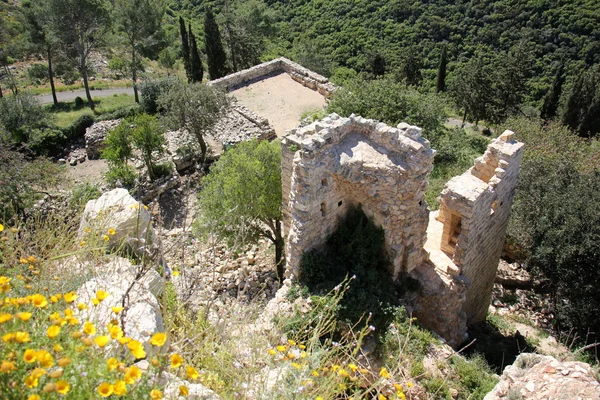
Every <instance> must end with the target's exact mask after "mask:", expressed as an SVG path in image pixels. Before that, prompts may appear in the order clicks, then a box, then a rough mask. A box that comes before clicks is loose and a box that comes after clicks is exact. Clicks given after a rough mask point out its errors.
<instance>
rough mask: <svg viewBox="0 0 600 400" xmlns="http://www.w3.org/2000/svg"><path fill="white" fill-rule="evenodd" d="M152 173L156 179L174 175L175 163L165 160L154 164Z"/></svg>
mask: <svg viewBox="0 0 600 400" xmlns="http://www.w3.org/2000/svg"><path fill="white" fill-rule="evenodd" d="M152 173H153V174H154V178H155V179H160V178H164V177H167V176H171V175H173V164H171V163H170V162H164V163H160V164H156V165H153V166H152Z"/></svg>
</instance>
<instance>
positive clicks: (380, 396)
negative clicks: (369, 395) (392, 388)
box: [377, 393, 387, 400]
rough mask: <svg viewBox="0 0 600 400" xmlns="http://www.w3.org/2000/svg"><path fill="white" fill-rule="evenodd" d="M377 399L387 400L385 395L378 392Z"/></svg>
mask: <svg viewBox="0 0 600 400" xmlns="http://www.w3.org/2000/svg"><path fill="white" fill-rule="evenodd" d="M377 400H387V397H385V396H384V395H382V394H381V393H379V394H378V395H377Z"/></svg>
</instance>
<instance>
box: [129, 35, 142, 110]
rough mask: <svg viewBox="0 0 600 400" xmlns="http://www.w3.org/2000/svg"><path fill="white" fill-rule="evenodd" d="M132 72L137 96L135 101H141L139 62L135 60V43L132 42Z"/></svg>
mask: <svg viewBox="0 0 600 400" xmlns="http://www.w3.org/2000/svg"><path fill="white" fill-rule="evenodd" d="M131 72H132V75H133V76H132V78H131V79H132V80H133V95H134V96H135V102H136V103H139V102H140V98H139V97H138V88H137V64H136V62H135V43H132V44H131Z"/></svg>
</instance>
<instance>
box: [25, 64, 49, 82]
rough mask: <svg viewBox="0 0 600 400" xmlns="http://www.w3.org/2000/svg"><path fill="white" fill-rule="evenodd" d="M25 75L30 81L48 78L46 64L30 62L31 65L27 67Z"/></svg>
mask: <svg viewBox="0 0 600 400" xmlns="http://www.w3.org/2000/svg"><path fill="white" fill-rule="evenodd" d="M27 76H28V77H29V79H31V80H32V81H34V82H36V81H38V82H43V81H45V80H47V79H48V65H46V64H32V65H31V67H29V68H27Z"/></svg>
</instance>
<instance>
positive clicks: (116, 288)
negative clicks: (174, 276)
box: [76, 256, 165, 343]
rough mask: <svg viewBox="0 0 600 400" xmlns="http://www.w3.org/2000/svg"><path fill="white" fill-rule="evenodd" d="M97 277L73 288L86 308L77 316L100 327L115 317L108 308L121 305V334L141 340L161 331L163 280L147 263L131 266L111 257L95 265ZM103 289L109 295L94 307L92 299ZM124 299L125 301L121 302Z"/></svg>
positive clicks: (78, 300) (143, 341) (78, 299)
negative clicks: (76, 288) (123, 308)
mask: <svg viewBox="0 0 600 400" xmlns="http://www.w3.org/2000/svg"><path fill="white" fill-rule="evenodd" d="M97 274H98V276H97V277H95V278H92V279H90V280H89V281H87V282H86V283H84V284H83V285H82V286H81V287H80V288H79V289H78V290H77V301H76V302H77V303H84V304H86V305H87V306H88V308H87V309H85V310H82V311H79V318H80V319H82V320H90V321H92V322H93V323H94V324H96V326H97V327H98V328H99V329H103V328H105V327H106V325H107V324H108V323H109V322H110V321H111V320H113V319H115V318H118V317H117V316H116V315H115V313H114V312H113V311H112V309H111V307H115V306H123V304H125V310H124V311H121V312H122V313H124V314H123V315H124V316H125V320H124V324H123V330H124V331H125V335H127V336H128V337H131V338H132V339H135V340H138V341H140V342H142V343H145V342H147V341H148V340H149V339H150V337H151V336H152V335H153V334H154V333H156V332H164V329H165V328H164V323H163V319H162V314H161V308H160V304H159V302H158V300H157V299H156V297H158V296H159V295H160V294H161V293H162V292H163V290H164V280H163V279H162V277H161V276H160V275H159V274H158V272H156V271H155V270H154V269H153V268H152V266H150V265H133V264H132V263H131V261H129V260H128V259H126V258H121V257H115V256H112V257H110V258H109V261H108V262H107V263H105V264H103V265H102V266H101V267H99V268H97ZM98 290H103V291H105V292H107V293H109V294H110V296H108V297H107V298H106V299H104V300H103V301H101V302H100V303H99V304H98V305H97V306H94V304H93V302H92V299H94V298H96V292H97V291H98ZM124 299H125V301H124Z"/></svg>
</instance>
